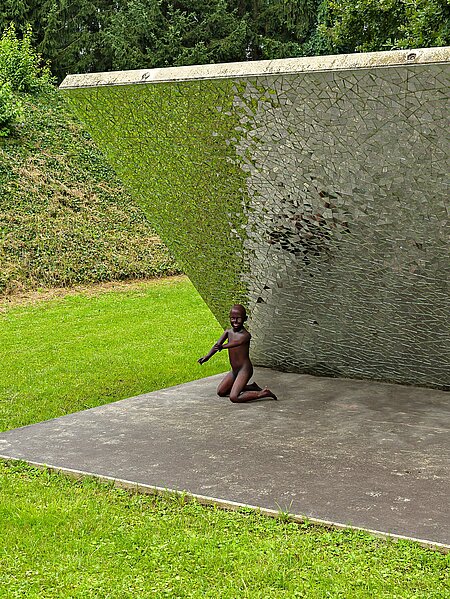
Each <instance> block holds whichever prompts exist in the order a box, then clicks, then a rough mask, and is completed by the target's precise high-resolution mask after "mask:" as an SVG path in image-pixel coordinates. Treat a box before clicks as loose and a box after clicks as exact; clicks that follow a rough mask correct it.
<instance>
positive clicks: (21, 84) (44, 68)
mask: <svg viewBox="0 0 450 599" xmlns="http://www.w3.org/2000/svg"><path fill="white" fill-rule="evenodd" d="M31 38H32V31H31V27H30V26H27V27H26V29H25V32H24V34H23V37H22V39H19V38H18V37H17V34H16V28H15V26H14V24H13V23H11V25H10V26H9V27H8V29H6V30H5V31H4V33H3V35H2V37H1V39H0V82H2V83H9V84H10V86H11V88H12V89H13V90H14V91H17V92H25V93H31V94H32V93H36V92H39V91H42V90H43V89H45V88H48V87H49V85H51V83H52V76H51V73H50V68H49V67H48V65H44V64H43V63H42V58H41V56H40V55H39V54H38V53H37V52H36V50H35V49H34V48H33V45H32V40H31Z"/></svg>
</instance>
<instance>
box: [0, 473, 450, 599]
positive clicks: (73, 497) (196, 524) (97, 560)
mask: <svg viewBox="0 0 450 599" xmlns="http://www.w3.org/2000/svg"><path fill="white" fill-rule="evenodd" d="M0 520H1V522H2V526H1V527H0V547H1V549H0V560H1V564H0V588H3V595H2V596H4V597H8V598H16V597H24V598H25V597H26V598H27V599H28V598H39V599H43V598H51V599H54V598H56V597H58V598H64V599H66V598H80V599H86V598H91V597H92V598H94V597H95V598H98V597H101V598H103V597H105V598H106V597H108V598H117V599H122V598H123V599H125V598H127V597H129V598H134V599H135V598H139V599H142V598H147V597H148V598H150V597H179V598H184V597H198V598H201V597H209V598H211V599H217V598H219V597H220V598H221V599H235V598H240V597H251V598H261V599H266V598H267V599H269V598H274V599H277V598H281V597H286V598H287V597H304V598H305V599H306V598H307V599H323V598H324V597H333V598H334V597H336V598H337V597H345V598H348V599H358V598H363V597H364V598H371V599H372V598H377V599H383V598H405V599H411V598H421V599H443V597H446V596H448V594H447V592H448V590H449V589H448V586H447V584H448V578H447V576H448V566H449V560H448V557H446V556H444V555H441V554H439V553H434V552H432V551H429V550H425V549H421V548H420V547H418V546H417V545H415V544H414V543H408V542H401V543H398V544H396V543H393V542H387V541H384V540H380V539H375V538H372V537H370V536H369V535H367V534H365V533H361V532H354V531H328V530H325V529H323V528H318V527H314V526H305V528H301V527H299V526H298V525H296V524H293V523H288V522H284V521H282V520H281V521H277V520H273V519H270V518H265V517H263V516H260V515H258V514H256V513H254V512H251V511H249V510H244V511H243V512H242V513H228V512H225V511H222V510H219V509H216V508H206V507H202V506H200V505H198V504H197V503H186V504H184V503H183V501H182V500H180V499H177V498H170V497H169V498H155V497H149V496H142V495H131V494H129V493H128V492H125V491H122V490H117V489H113V488H111V487H110V486H106V485H102V484H99V483H97V482H95V481H93V480H85V481H83V482H72V481H70V480H68V479H66V478H64V477H63V476H61V475H56V474H50V473H48V472H43V473H42V472H39V471H37V470H35V469H32V468H30V467H28V466H23V465H12V466H8V465H6V464H1V463H0ZM0 594H1V591H0Z"/></svg>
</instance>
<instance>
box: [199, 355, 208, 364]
mask: <svg viewBox="0 0 450 599" xmlns="http://www.w3.org/2000/svg"><path fill="white" fill-rule="evenodd" d="M207 361H208V358H207V357H206V356H203V358H199V359H198V360H197V362H198V363H199V364H200V365H202V364H204V363H205V362H207Z"/></svg>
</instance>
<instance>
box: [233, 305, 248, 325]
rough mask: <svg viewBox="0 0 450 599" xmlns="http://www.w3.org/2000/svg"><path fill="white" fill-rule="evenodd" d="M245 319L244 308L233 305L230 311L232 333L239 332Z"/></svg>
mask: <svg viewBox="0 0 450 599" xmlns="http://www.w3.org/2000/svg"><path fill="white" fill-rule="evenodd" d="M247 318H248V317H247V312H246V311H245V308H244V306H242V305H241V304H235V305H234V306H233V307H232V308H231V310H230V324H231V326H232V327H233V331H240V330H241V329H242V326H243V324H244V322H245V321H246V320H247Z"/></svg>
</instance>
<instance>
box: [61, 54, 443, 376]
mask: <svg viewBox="0 0 450 599" xmlns="http://www.w3.org/2000/svg"><path fill="white" fill-rule="evenodd" d="M449 54H450V49H449V48H431V49H427V50H424V49H421V50H410V51H396V52H379V53H372V54H358V55H342V56H328V57H316V58H300V59H288V60H280V61H267V62H253V63H252V62H249V63H235V64H227V65H204V66H199V67H179V68H170V69H155V70H143V71H126V72H120V73H96V74H90V75H71V76H69V77H67V78H66V80H65V81H64V82H63V84H62V86H61V88H62V89H63V90H64V92H65V94H66V96H67V99H68V101H69V102H70V104H71V105H72V106H73V109H74V110H75V112H77V114H78V115H79V116H80V117H81V119H82V120H83V121H84V122H85V123H86V125H87V126H88V128H89V130H90V131H91V133H92V135H93V137H94V139H95V141H96V142H97V143H98V145H99V146H100V147H101V148H102V149H103V150H104V151H105V153H106V155H107V157H108V158H109V160H110V161H111V163H112V164H113V166H114V167H115V169H116V171H117V172H118V174H119V176H121V178H122V180H123V181H124V182H125V184H127V185H128V187H129V188H130V190H131V191H132V192H133V193H134V197H135V198H136V199H137V200H138V202H139V203H140V204H141V205H142V206H143V208H144V209H145V210H146V211H147V214H148V215H149V218H150V220H151V222H152V223H153V224H154V226H155V228H157V230H158V232H159V233H160V235H161V237H162V239H163V240H164V242H165V243H166V244H167V245H168V247H169V248H170V249H171V250H172V252H173V253H174V255H175V256H176V257H177V259H178V260H179V262H180V263H181V265H182V266H183V268H184V269H185V271H186V273H187V274H188V275H189V277H190V278H191V280H192V281H193V283H194V284H195V286H196V287H197V289H198V290H199V292H200V293H201V295H202V296H203V298H204V299H205V301H206V302H207V303H208V305H209V306H210V308H211V310H212V311H213V313H214V314H215V315H216V317H217V318H218V319H219V321H220V322H221V323H222V324H225V322H226V316H227V313H228V310H229V307H230V306H231V304H233V303H235V302H236V301H240V302H242V303H245V304H246V305H247V306H248V308H249V310H250V312H251V323H250V328H251V332H252V335H253V359H254V361H255V363H257V364H259V365H265V366H271V367H275V368H280V369H285V370H291V371H300V372H310V373H314V374H323V375H329V376H345V377H361V378H373V379H381V380H389V381H396V382H405V383H412V384H417V385H427V386H435V387H445V386H446V385H448V384H449V378H450V377H449V358H450V347H449V329H450V327H449V322H448V314H449V313H450V310H449V301H448V298H449V295H448V287H447V285H448V280H449V260H448V246H447V241H448V229H447V228H446V227H447V223H448V215H447V209H448V188H446V183H448V181H447V180H446V176H447V173H448V155H449V138H448V88H449V69H448V57H449Z"/></svg>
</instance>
